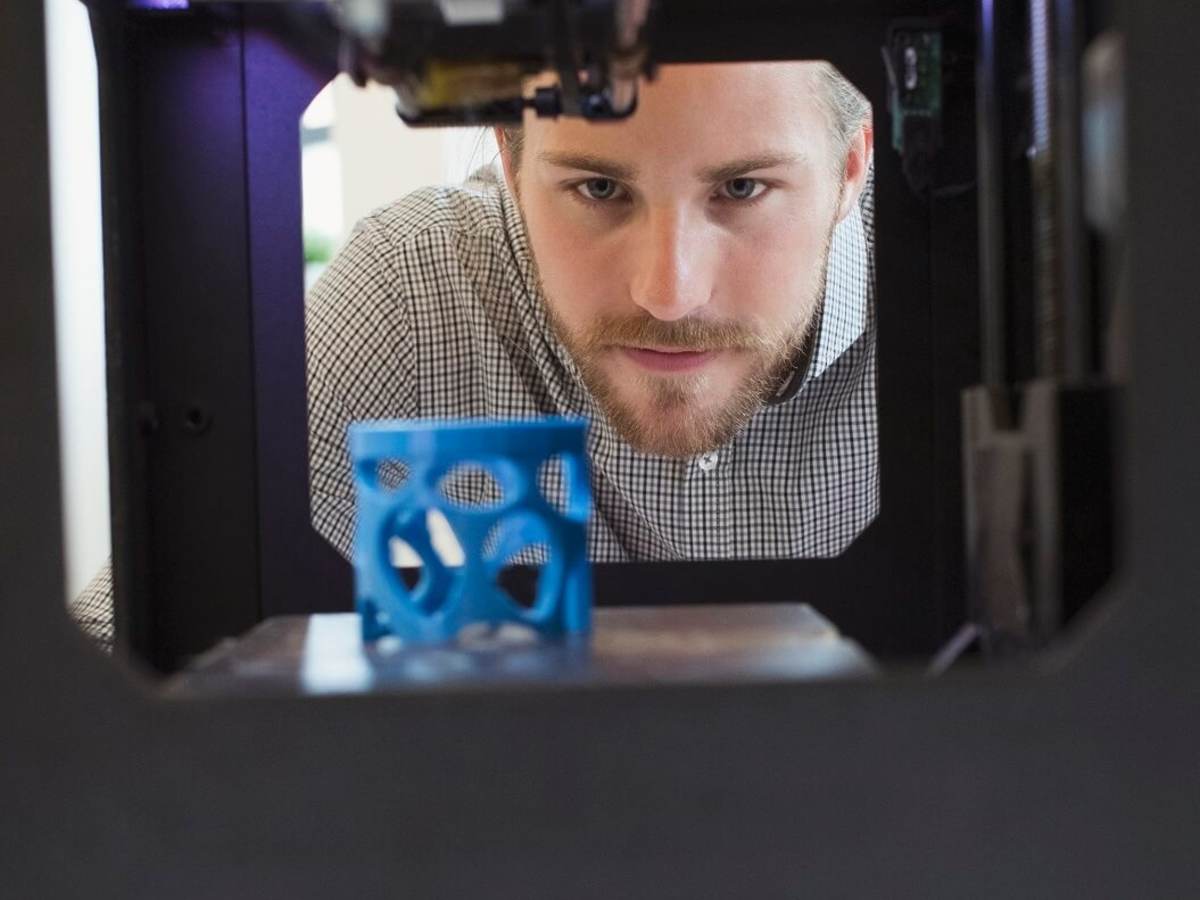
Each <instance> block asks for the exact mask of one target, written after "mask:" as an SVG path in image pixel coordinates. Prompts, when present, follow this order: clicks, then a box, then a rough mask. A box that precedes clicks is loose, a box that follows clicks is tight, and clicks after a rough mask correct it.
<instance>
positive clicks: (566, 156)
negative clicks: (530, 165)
mask: <svg viewBox="0 0 1200 900" xmlns="http://www.w3.org/2000/svg"><path fill="white" fill-rule="evenodd" d="M538 159H540V160H541V161H542V162H544V163H548V164H549V165H552V166H558V167H559V168H562V169H582V170H584V171H587V172H595V173H596V174H597V175H603V176H604V177H605V178H612V179H614V180H616V181H634V180H635V179H636V178H637V169H636V168H635V167H634V166H628V165H625V164H624V163H619V162H615V161H614V160H611V159H604V158H603V157H600V156H591V155H589V154H587V153H555V152H552V151H549V150H545V151H542V152H541V153H539V154H538Z"/></svg>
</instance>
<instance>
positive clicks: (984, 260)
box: [976, 0, 1007, 387]
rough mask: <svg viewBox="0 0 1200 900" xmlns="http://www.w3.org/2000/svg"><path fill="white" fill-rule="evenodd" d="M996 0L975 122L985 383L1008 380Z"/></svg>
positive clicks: (985, 9)
mask: <svg viewBox="0 0 1200 900" xmlns="http://www.w3.org/2000/svg"><path fill="white" fill-rule="evenodd" d="M998 38H999V36H998V34H997V30H996V0H980V2H979V60H978V71H977V75H976V122H977V129H978V146H979V151H978V153H979V177H978V181H979V294H980V319H981V321H980V325H981V329H980V332H981V333H980V344H981V348H980V349H981V355H982V366H981V368H982V375H983V381H984V383H985V384H988V385H991V386H993V387H998V386H1000V385H1002V384H1004V382H1005V376H1006V366H1005V353H1006V337H1005V332H1006V321H1005V299H1006V293H1007V292H1006V289H1005V277H1006V273H1005V264H1004V176H1003V154H1002V149H1001V148H1002V146H1003V144H1002V134H1003V131H1002V123H1001V119H1000V97H999V89H1000V77H999V75H1000V73H999V65H1000V60H999V53H998V48H997V41H998Z"/></svg>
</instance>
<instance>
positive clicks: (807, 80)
mask: <svg viewBox="0 0 1200 900" xmlns="http://www.w3.org/2000/svg"><path fill="white" fill-rule="evenodd" d="M814 70H815V65H814V64H813V63H802V62H783V63H720V64H704V65H692V64H689V65H672V66H663V67H661V68H660V69H659V72H658V76H657V77H656V78H655V80H654V81H650V82H646V81H643V82H642V84H641V86H640V89H639V96H638V108H637V111H636V112H635V113H634V114H633V115H632V116H631V117H630V118H629V119H626V120H624V121H621V122H606V123H591V122H586V121H583V120H580V119H574V118H563V119H559V120H556V121H551V120H539V119H535V118H529V119H527V120H526V123H525V135H526V141H527V143H529V144H532V145H534V146H536V148H537V149H538V150H544V151H552V152H553V151H569V152H581V151H585V152H587V153H590V154H594V155H598V156H606V157H613V158H620V159H622V160H630V161H632V160H643V159H645V158H648V157H653V158H655V159H659V160H662V159H663V157H664V154H665V155H666V156H667V157H668V158H669V159H674V160H678V161H679V162H683V161H685V160H686V161H688V162H701V163H706V162H719V161H720V160H721V159H722V158H726V159H727V158H734V157H739V156H752V155H756V154H763V153H768V152H773V153H799V154H802V155H805V156H808V157H810V158H812V157H820V156H821V154H823V153H824V152H826V151H827V149H828V145H829V137H830V134H829V127H830V126H829V122H828V118H827V116H826V113H825V111H824V106H823V105H822V104H821V103H820V102H819V100H818V95H817V90H818V88H817V84H818V82H817V79H816V78H815V77H814Z"/></svg>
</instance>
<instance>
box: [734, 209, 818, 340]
mask: <svg viewBox="0 0 1200 900" xmlns="http://www.w3.org/2000/svg"><path fill="white" fill-rule="evenodd" d="M819 219H820V217H818V216H815V215H810V214H807V213H798V214H795V215H778V216H771V217H764V218H763V220H762V221H761V222H760V223H758V224H756V225H755V226H754V227H749V228H747V229H746V230H745V231H744V232H743V233H742V234H740V235H739V236H738V239H737V240H736V241H733V242H731V243H730V245H729V250H728V251H727V252H726V254H725V255H724V261H723V266H722V277H721V284H720V286H719V288H720V289H719V290H718V292H717V296H719V297H725V298H727V299H726V302H727V304H728V310H727V311H728V312H729V313H731V314H734V315H743V316H748V315H749V316H756V317H759V318H761V319H763V320H766V321H771V322H776V321H782V320H787V319H789V318H794V317H795V316H798V315H801V314H803V313H805V312H808V311H810V307H811V305H812V303H813V301H814V300H815V299H816V298H815V293H816V291H817V290H818V288H819V287H820V278H821V271H822V265H823V262H824V254H825V250H826V240H827V237H828V233H829V232H828V228H829V223H828V222H823V221H819Z"/></svg>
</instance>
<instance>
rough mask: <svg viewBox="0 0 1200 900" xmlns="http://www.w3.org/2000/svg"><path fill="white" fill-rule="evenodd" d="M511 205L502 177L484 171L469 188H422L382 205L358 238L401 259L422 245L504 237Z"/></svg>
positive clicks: (362, 226) (360, 226) (357, 230)
mask: <svg viewBox="0 0 1200 900" xmlns="http://www.w3.org/2000/svg"><path fill="white" fill-rule="evenodd" d="M507 203H508V199H507V197H506V194H505V190H504V188H503V185H502V184H501V182H500V180H499V178H498V177H497V176H496V175H495V173H494V172H493V171H492V170H491V169H483V170H480V171H479V172H477V173H476V174H475V175H473V176H472V177H471V179H470V180H469V181H467V182H466V183H465V184H462V185H455V186H442V187H427V188H422V189H420V190H418V191H414V192H413V193H411V194H408V195H406V196H404V197H402V198H400V199H399V200H396V201H394V202H392V203H389V204H387V205H386V206H381V207H379V208H378V209H376V210H374V211H373V212H371V213H370V214H369V215H368V216H366V217H365V218H363V219H362V220H361V221H360V222H359V223H358V225H357V226H356V228H355V233H356V234H363V235H364V236H367V237H369V238H370V239H371V240H372V241H373V242H374V244H375V245H376V247H377V248H378V249H379V250H380V251H382V252H388V251H390V252H392V253H401V254H403V253H404V252H406V251H408V250H409V249H411V248H413V247H414V246H417V245H422V244H424V245H428V244H431V243H432V244H437V243H439V242H442V243H444V244H446V245H447V246H450V245H452V244H454V243H456V242H460V241H461V240H463V239H464V238H465V239H474V238H481V237H482V238H500V237H502V236H503V233H504V230H505V225H506V204H507Z"/></svg>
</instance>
